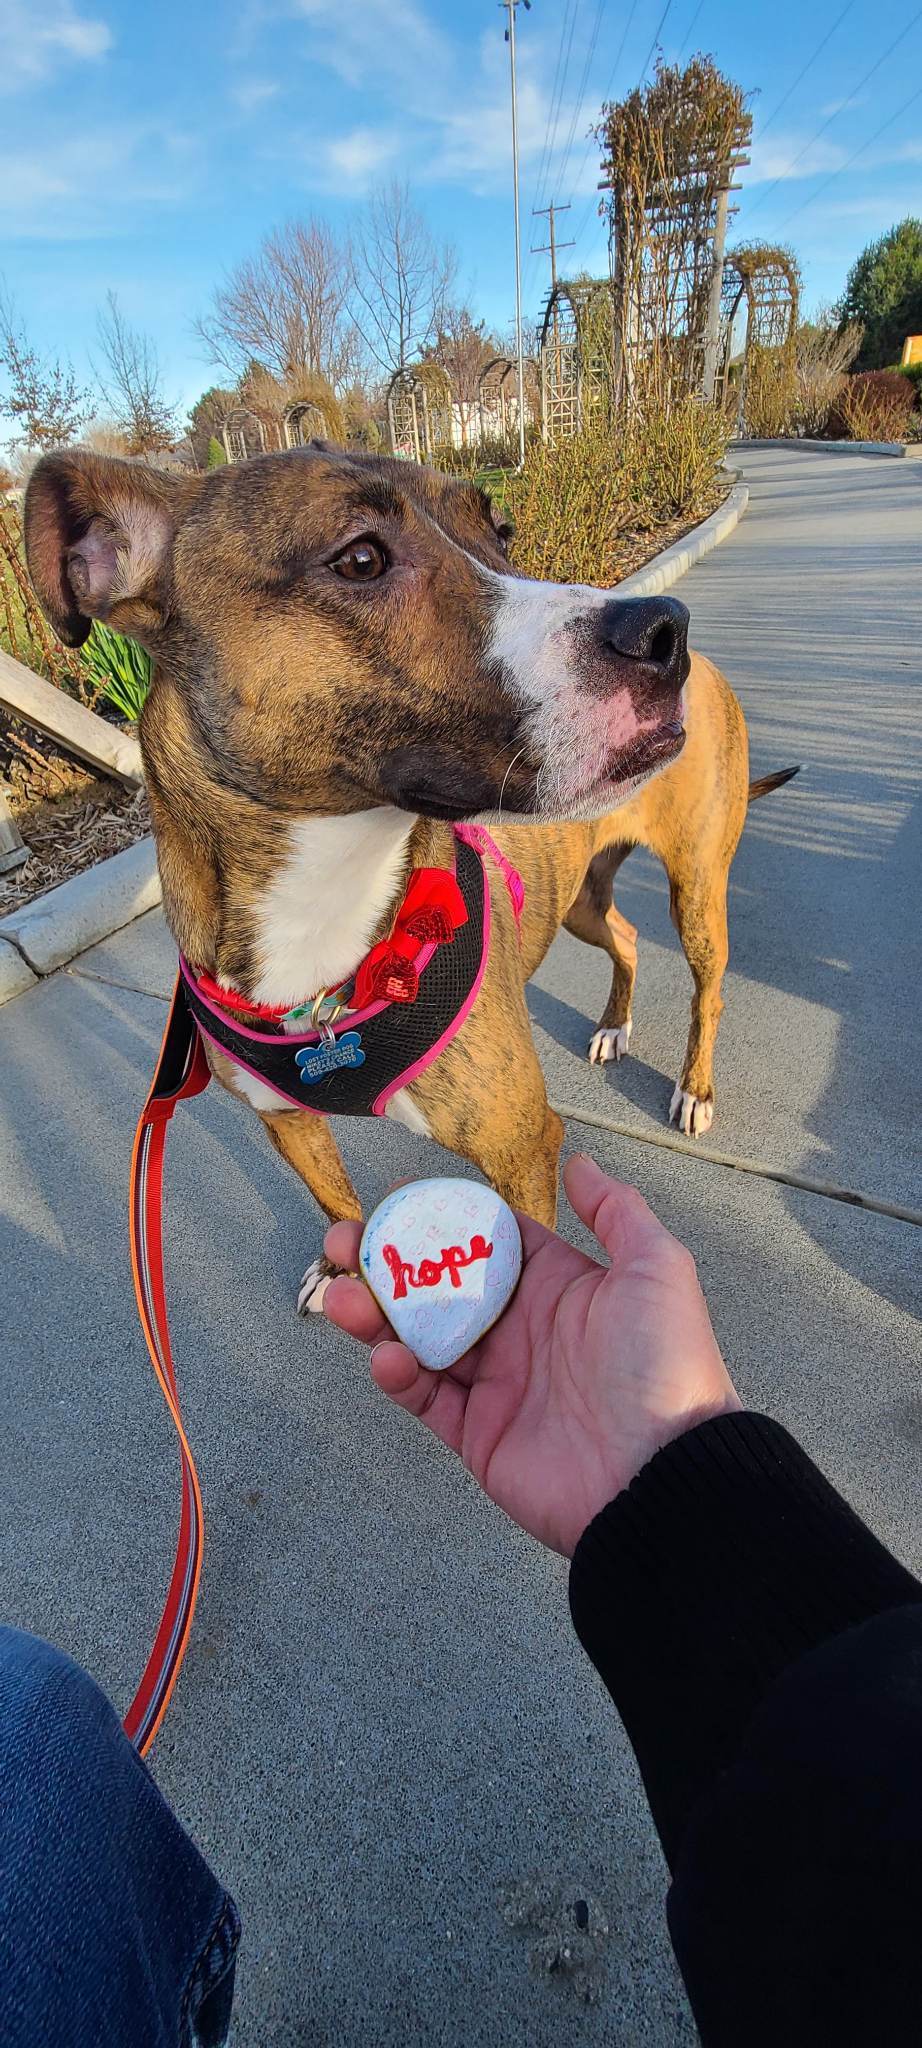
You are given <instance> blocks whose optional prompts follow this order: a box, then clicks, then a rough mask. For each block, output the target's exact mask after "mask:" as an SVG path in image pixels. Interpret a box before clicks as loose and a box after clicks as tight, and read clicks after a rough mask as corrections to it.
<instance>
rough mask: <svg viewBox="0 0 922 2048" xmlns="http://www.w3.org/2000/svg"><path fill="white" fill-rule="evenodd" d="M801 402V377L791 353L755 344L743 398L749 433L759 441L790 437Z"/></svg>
mask: <svg viewBox="0 0 922 2048" xmlns="http://www.w3.org/2000/svg"><path fill="white" fill-rule="evenodd" d="M796 403H797V378H796V371H795V365H794V361H793V358H792V356H791V353H790V350H788V349H783V348H766V347H763V346H762V344H761V343H759V342H753V344H752V346H751V347H750V349H749V351H748V353H747V356H746V386H745V393H744V399H743V405H744V411H745V416H746V432H747V434H751V435H752V437H753V439H754V440H756V441H774V440H776V439H777V438H778V436H779V435H783V434H788V433H790V431H791V426H792V424H793V420H794V412H795V407H796Z"/></svg>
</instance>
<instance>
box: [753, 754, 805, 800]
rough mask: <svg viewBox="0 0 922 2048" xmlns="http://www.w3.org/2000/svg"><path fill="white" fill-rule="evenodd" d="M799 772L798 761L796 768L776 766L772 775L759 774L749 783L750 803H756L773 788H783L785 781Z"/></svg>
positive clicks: (791, 780)
mask: <svg viewBox="0 0 922 2048" xmlns="http://www.w3.org/2000/svg"><path fill="white" fill-rule="evenodd" d="M799 774H800V764H799V763H798V766H797V767H796V768H776V770H775V773H774V775H760V776H759V777H758V779H757V781H755V782H750V784H749V801H750V803H751V804H757V803H758V801H759V798H760V796H771V793H772V790H773V789H783V788H784V785H785V783H786V782H793V780H794V777H795V775H799Z"/></svg>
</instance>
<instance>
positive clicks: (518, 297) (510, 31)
mask: <svg viewBox="0 0 922 2048" xmlns="http://www.w3.org/2000/svg"><path fill="white" fill-rule="evenodd" d="M500 4H501V6H502V8H503V10H504V12H505V13H506V14H508V16H509V27H508V28H507V30H506V41H507V43H508V44H509V79H510V85H511V89H512V190H513V197H514V201H515V346H516V357H517V361H518V372H519V468H520V469H523V468H524V466H525V362H524V358H523V354H522V238H521V232H520V227H519V117H518V104H517V100H516V90H515V10H516V8H517V6H518V4H519V0H500ZM522 4H523V6H524V7H526V8H530V7H531V0H522Z"/></svg>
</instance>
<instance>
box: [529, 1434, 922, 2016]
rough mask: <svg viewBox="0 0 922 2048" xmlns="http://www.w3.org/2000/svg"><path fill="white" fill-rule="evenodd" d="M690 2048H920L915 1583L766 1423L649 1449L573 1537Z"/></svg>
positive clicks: (920, 1700)
mask: <svg viewBox="0 0 922 2048" xmlns="http://www.w3.org/2000/svg"><path fill="white" fill-rule="evenodd" d="M570 1599H571V1608H572V1613H573V1619H574V1623H575V1625H576V1629H577V1632H578V1634H579V1636H580V1640H581V1641H582V1643H583V1645H584V1647H585V1648H586V1650H587V1651H588V1653H589V1655H590V1657H591V1658H592V1660H593V1662H594V1663H595V1665H596V1667H597V1669H598V1670H599V1672H600V1674H601V1676H602V1678H603V1679H604V1681H605V1684H606V1685H607V1687H608V1689H609V1692H610V1693H611V1695H612V1698H613V1699H614V1701H615V1704H616V1706H617V1707H618V1710H619V1712H620V1714H621V1716H622V1719H623V1721H624V1724H625V1727H626V1729H627V1733H628V1735H629V1737H630V1740H631V1743H632V1745H633V1748H634V1750H635V1752H636V1755H637V1759H638V1762H639V1765H640V1768H641V1771H642V1773H643V1778H644V1783H645V1786H646V1790H647V1795H648V1798H649V1800H650V1806H651V1810H652V1813H653V1818H654V1821H655V1823H656V1826H657V1829H658V1831H659V1834H660V1838H661V1840H662V1843H663V1847H664V1850H665V1852H666V1856H667V1859H668V1861H669V1864H670V1867H671V1870H672V1875H673V1883H672V1889H671V1892H670V1898H669V1907H668V1911H669V1926H670V1932H671V1935H672V1940H673V1945H674V1947H675V1951H676V1955H677V1957H678V1960H679V1964H680V1967H681V1969H682V1973H683V1976H684V1978H685V1982H686V1986H687V1988H688V1992H689V1996H690V1998H691V2002H692V2006H693V2009H694V2012H695V2016H696V2019H697V2021H698V2025H699V2028H700V2030H701V2034H702V2038H703V2040H704V2042H705V2044H706V2048H714V2044H721V2048H724V2044H726V2048H761V2044H762V2043H765V2044H766V2048H768V2044H769V2043H771V2048H780V2044H782V2043H783V2044H784V2048H794V2044H800V2043H801V2042H803V2043H804V2044H806V2043H807V2042H809V2043H810V2044H811V2048H820V2044H825V2043H826V2042H827V2041H828V2042H830V2043H833V2042H834V2043H835V2044H836V2048H847V2044H850V2043H855V2044H856V2048H857V2044H859V2043H860V2044H862V2048H864V2044H869V2043H871V2042H874V2043H875V2044H876V2043H881V2044H887V2048H889V2044H891V2043H892V2044H894V2048H896V2044H902V2043H909V2042H911V2041H915V2040H917V2039H919V2040H922V1937H920V1932H919V1930H920V1927H922V1586H920V1585H919V1583H918V1581H917V1580H916V1579H914V1578H913V1577H912V1575H911V1574H910V1573H909V1572H907V1571H905V1570H904V1568H903V1567H902V1565H899V1564H898V1563H897V1562H896V1560H895V1559H894V1558H892V1557H891V1556H890V1554H889V1552H888V1551H886V1550H885V1549H884V1548H883V1546H882V1545H881V1544H880V1543H878V1541H877V1539H876V1538H875V1537H874V1536H872V1535H871V1534H870V1532H869V1531H868V1530H867V1529H866V1528H865V1527H864V1525H863V1523H861V1522H860V1521H859V1520H858V1518H857V1516H856V1515H855V1514H854V1513H853V1512H852V1510H851V1509H850V1508H849V1507H848V1506H847V1505H846V1503H845V1502H844V1501H843V1500H842V1499H841V1498H840V1496H839V1495H838V1494H837V1493H836V1492H835V1491H834V1489H833V1488H832V1487H831V1486H829V1485H828V1483H827V1481H826V1480H825V1479H824V1478H823V1477H822V1475H821V1474H820V1473H819V1472H818V1471H817V1470H816V1467H815V1466H814V1465H812V1464H811V1462H810V1460H809V1459H808V1458H807V1457H806V1456H805V1454H804V1453H803V1452H802V1451H801V1450H800V1449H799V1447H798V1445H797V1444H795V1443H794V1441H793V1439H792V1438H791V1437H789V1436H788V1434H787V1432H786V1431H785V1430H784V1429H782V1428H781V1427H780V1426H779V1425H778V1424H777V1423H772V1422H769V1421H767V1420H765V1419H764V1418H763V1417H761V1416H755V1415H734V1416H726V1417H722V1418H721V1419H719V1420H717V1421H714V1422H708V1423H704V1424H702V1425H701V1427H699V1428H698V1429H696V1430H692V1431H690V1432H689V1433H688V1435H686V1436H683V1437H680V1438H678V1439H677V1440H676V1442H675V1443H673V1444H670V1445H669V1446H668V1447H667V1448H666V1449H665V1450H664V1451H661V1452H660V1453H659V1454H658V1456H657V1457H655V1458H654V1459H652V1460H651V1463H650V1464H649V1465H647V1466H646V1467H645V1468H644V1470H643V1471H642V1472H640V1473H639V1474H638V1476H637V1478H636V1479H635V1480H634V1482H633V1484H632V1485H631V1486H630V1487H629V1488H628V1490H627V1491H626V1492H625V1493H624V1494H622V1495H620V1496H619V1497H618V1499H617V1500H615V1501H613V1502H612V1503H611V1504H610V1506H609V1507H607V1508H606V1509H604V1511H603V1512H602V1514H600V1515H597V1516H596V1518H595V1521H594V1522H592V1523H591V1524H590V1527H589V1528H588V1529H587V1530H586V1532H585V1534H584V1536H583V1537H582V1539H581V1541H580V1543H579V1545H578V1548H577V1551H576V1555H575V1557H574V1560H573V1567H572V1571H571V1577H570Z"/></svg>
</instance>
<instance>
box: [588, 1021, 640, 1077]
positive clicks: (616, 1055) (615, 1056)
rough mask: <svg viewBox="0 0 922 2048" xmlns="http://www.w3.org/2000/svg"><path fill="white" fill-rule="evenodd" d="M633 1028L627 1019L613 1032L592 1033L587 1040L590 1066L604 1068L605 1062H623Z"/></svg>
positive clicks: (599, 1031)
mask: <svg viewBox="0 0 922 2048" xmlns="http://www.w3.org/2000/svg"><path fill="white" fill-rule="evenodd" d="M633 1028H634V1027H633V1025H632V1023H631V1020H630V1017H629V1018H628V1020H627V1023H626V1024H619V1025H618V1026H617V1027H616V1028H615V1029H614V1030H610V1031H605V1030H602V1029H600V1030H598V1031H594V1032H593V1034H592V1037H591V1038H590V1040H589V1064H590V1066H591V1067H594V1066H596V1064H598V1065H599V1066H604V1064H605V1062H606V1060H623V1058H624V1055H625V1053H626V1052H627V1049H628V1046H629V1045H630V1043H631V1032H632V1031H633Z"/></svg>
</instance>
